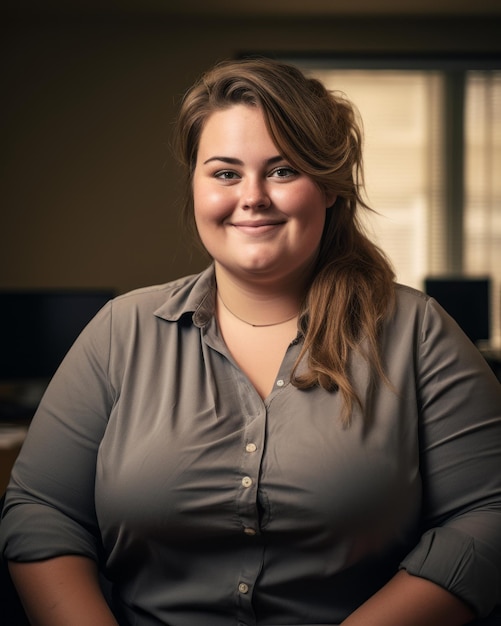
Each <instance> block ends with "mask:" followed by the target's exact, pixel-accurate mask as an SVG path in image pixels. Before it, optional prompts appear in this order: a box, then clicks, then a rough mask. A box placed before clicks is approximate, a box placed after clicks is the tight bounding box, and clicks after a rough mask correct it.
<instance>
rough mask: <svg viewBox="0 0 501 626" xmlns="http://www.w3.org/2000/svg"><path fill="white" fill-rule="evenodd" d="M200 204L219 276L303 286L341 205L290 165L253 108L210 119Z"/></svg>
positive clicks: (196, 181)
mask: <svg viewBox="0 0 501 626" xmlns="http://www.w3.org/2000/svg"><path fill="white" fill-rule="evenodd" d="M193 196H194V207H195V221H196V224H197V228H198V232H199V235H200V238H201V240H202V242H203V244H204V246H205V248H206V249H207V251H208V252H209V254H210V255H211V256H212V257H213V259H214V260H215V263H216V266H219V267H218V270H219V271H225V272H227V273H230V274H231V275H233V276H234V277H235V278H239V279H243V280H252V281H255V280H261V281H263V280H268V281H276V280H277V279H278V280H283V279H286V278H289V279H290V278H293V279H295V278H296V277H297V278H303V279H304V278H305V277H306V275H307V273H309V271H310V269H311V266H312V264H313V262H314V261H315V258H316V256H317V252H318V248H319V245H320V239H321V237H322V232H323V228H324V222H325V213H326V208H327V207H328V206H331V205H332V204H333V202H334V199H335V198H334V197H326V194H325V193H324V192H323V191H322V190H321V189H320V188H319V187H318V185H317V184H316V183H315V182H314V181H313V180H312V179H311V178H310V177H308V176H306V175H305V174H302V173H301V172H298V171H296V170H294V169H293V168H292V167H291V166H290V165H289V163H288V162H287V160H286V159H284V158H283V157H282V156H281V154H280V153H279V151H278V149H277V147H276V146H275V144H274V143H273V141H272V139H271V137H270V135H269V133H268V130H267V128H266V124H265V121H264V117H263V115H262V113H261V110H260V109H259V108H257V107H253V106H247V105H235V106H232V107H231V108H228V109H223V110H219V111H216V112H214V113H212V114H211V115H210V116H209V118H208V119H207V121H206V124H205V126H204V129H203V131H202V134H201V137H200V144H199V147H198V154H197V162H196V166H195V171H194V174H193Z"/></svg>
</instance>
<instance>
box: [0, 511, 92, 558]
mask: <svg viewBox="0 0 501 626" xmlns="http://www.w3.org/2000/svg"><path fill="white" fill-rule="evenodd" d="M20 509H22V511H20ZM0 547H1V549H2V552H3V557H4V558H5V559H7V560H9V561H21V562H23V561H25V562H28V561H41V560H44V559H49V558H54V557H57V556H63V555H69V554H72V555H80V556H87V557H89V558H91V559H93V560H97V559H98V550H97V546H96V542H95V538H94V536H93V535H92V534H91V533H90V532H88V531H87V530H86V529H85V528H83V527H82V526H80V525H79V524H77V523H76V522H75V521H73V520H72V519H70V518H68V517H66V516H64V515H61V514H60V513H59V512H58V511H56V510H55V509H53V508H51V507H48V506H40V505H33V504H25V505H23V506H19V507H15V508H14V509H13V510H11V511H9V512H7V513H6V514H5V517H4V518H3V519H2V524H1V531H0Z"/></svg>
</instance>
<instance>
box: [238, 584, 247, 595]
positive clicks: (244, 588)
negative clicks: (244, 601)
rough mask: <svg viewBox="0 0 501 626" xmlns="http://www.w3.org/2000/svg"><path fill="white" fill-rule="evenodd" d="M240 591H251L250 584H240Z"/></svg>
mask: <svg viewBox="0 0 501 626" xmlns="http://www.w3.org/2000/svg"><path fill="white" fill-rule="evenodd" d="M238 591H240V593H249V585H246V584H245V583H240V584H239V585H238Z"/></svg>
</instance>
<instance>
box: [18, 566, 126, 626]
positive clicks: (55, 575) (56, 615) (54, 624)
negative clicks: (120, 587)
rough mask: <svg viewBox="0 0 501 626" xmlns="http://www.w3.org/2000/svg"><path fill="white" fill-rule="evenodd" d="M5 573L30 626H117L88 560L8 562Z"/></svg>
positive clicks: (95, 571)
mask: <svg viewBox="0 0 501 626" xmlns="http://www.w3.org/2000/svg"><path fill="white" fill-rule="evenodd" d="M9 570H10V573H11V577H12V580H13V582H14V584H15V586H16V588H17V590H18V592H19V596H20V598H21V602H22V603H23V606H24V608H25V611H26V614H27V616H28V618H29V620H30V623H31V624H32V626H95V625H96V624H99V626H118V622H117V621H116V620H115V618H114V617H113V615H112V613H111V611H110V609H109V608H108V605H107V604H106V601H105V599H104V596H103V594H102V593H101V589H100V587H99V581H98V574H97V568H96V565H95V563H94V562H93V561H92V560H91V559H88V558H86V557H79V556H65V557H58V558H54V559H48V560H46V561H37V562H32V563H14V562H11V563H9Z"/></svg>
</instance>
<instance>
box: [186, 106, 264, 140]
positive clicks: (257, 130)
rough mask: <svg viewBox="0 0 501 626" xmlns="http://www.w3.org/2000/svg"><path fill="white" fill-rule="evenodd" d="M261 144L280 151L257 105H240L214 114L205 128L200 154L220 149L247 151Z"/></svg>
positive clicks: (201, 137) (207, 121)
mask: <svg viewBox="0 0 501 626" xmlns="http://www.w3.org/2000/svg"><path fill="white" fill-rule="evenodd" d="M257 143H259V144H260V146H261V147H263V144H264V145H265V146H266V147H268V148H270V147H271V148H273V150H275V151H276V147H275V144H274V142H273V140H272V138H271V136H270V133H269V131H268V128H267V125H266V121H265V117H264V115H263V112H262V110H261V109H260V108H258V107H257V106H252V105H246V104H236V105H233V106H231V107H228V108H225V109H218V110H216V111H214V112H213V113H211V114H210V115H209V116H208V118H207V119H206V121H205V124H204V126H203V128H202V132H201V134H200V141H199V146H198V149H199V152H202V151H204V152H205V151H206V150H212V149H216V148H226V149H236V148H238V147H240V148H241V149H243V147H244V146H245V147H246V148H247V149H248V148H249V146H250V145H255V144H257Z"/></svg>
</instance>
